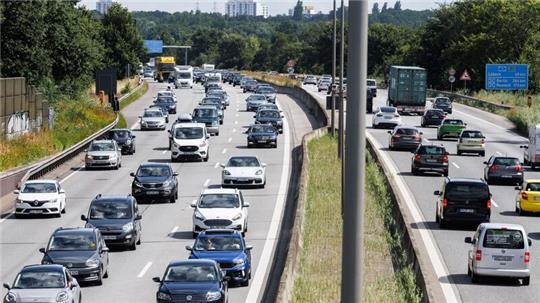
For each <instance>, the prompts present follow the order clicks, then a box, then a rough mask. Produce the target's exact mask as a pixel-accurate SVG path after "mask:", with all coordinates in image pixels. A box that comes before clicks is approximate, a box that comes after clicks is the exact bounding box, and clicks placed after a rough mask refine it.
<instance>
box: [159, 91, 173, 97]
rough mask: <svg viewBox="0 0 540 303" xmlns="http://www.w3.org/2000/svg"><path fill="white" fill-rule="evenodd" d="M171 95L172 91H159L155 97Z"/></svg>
mask: <svg viewBox="0 0 540 303" xmlns="http://www.w3.org/2000/svg"><path fill="white" fill-rule="evenodd" d="M172 96H173V93H172V92H159V93H158V94H157V97H158V98H160V97H172Z"/></svg>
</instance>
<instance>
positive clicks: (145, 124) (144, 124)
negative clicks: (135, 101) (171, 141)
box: [139, 108, 167, 130]
mask: <svg viewBox="0 0 540 303" xmlns="http://www.w3.org/2000/svg"><path fill="white" fill-rule="evenodd" d="M139 119H140V122H139V124H140V125H141V130H147V129H161V130H164V129H165V128H166V127H167V121H166V117H165V115H164V114H163V112H162V111H161V109H157V108H156V109H153V108H149V109H145V110H144V113H143V115H142V116H139Z"/></svg>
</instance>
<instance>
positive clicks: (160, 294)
mask: <svg viewBox="0 0 540 303" xmlns="http://www.w3.org/2000/svg"><path fill="white" fill-rule="evenodd" d="M157 298H158V299H159V300H165V301H170V300H172V299H171V296H170V295H169V294H166V293H164V292H161V291H160V292H158V294H157Z"/></svg>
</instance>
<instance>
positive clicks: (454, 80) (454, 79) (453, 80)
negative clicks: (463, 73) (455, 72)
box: [448, 76, 456, 83]
mask: <svg viewBox="0 0 540 303" xmlns="http://www.w3.org/2000/svg"><path fill="white" fill-rule="evenodd" d="M448 81H450V83H454V82H456V77H454V76H450V77H448Z"/></svg>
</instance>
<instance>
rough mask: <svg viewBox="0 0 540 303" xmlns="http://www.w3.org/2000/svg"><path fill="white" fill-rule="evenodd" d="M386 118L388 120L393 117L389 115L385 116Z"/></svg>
mask: <svg viewBox="0 0 540 303" xmlns="http://www.w3.org/2000/svg"><path fill="white" fill-rule="evenodd" d="M384 118H385V119H386V120H390V119H392V117H388V116H384Z"/></svg>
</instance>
